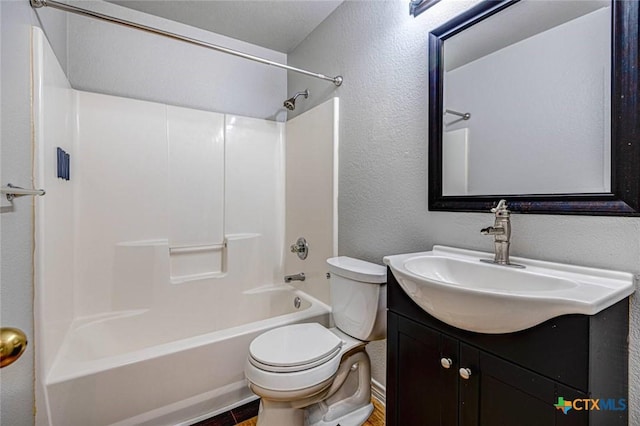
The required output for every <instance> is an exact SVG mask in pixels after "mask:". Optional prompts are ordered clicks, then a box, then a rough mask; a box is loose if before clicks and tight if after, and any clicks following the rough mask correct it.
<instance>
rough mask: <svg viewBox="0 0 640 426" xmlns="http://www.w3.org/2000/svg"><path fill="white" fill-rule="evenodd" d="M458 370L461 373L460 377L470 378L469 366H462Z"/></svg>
mask: <svg viewBox="0 0 640 426" xmlns="http://www.w3.org/2000/svg"><path fill="white" fill-rule="evenodd" d="M458 372H459V373H460V377H462V378H463V379H465V380H469V377H471V370H469V369H468V368H461V369H460V370H458Z"/></svg>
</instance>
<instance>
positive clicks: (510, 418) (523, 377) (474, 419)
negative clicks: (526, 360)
mask: <svg viewBox="0 0 640 426" xmlns="http://www.w3.org/2000/svg"><path fill="white" fill-rule="evenodd" d="M460 358H461V365H462V368H465V366H466V365H469V366H470V367H467V368H469V369H470V371H471V376H470V377H469V379H468V380H462V379H461V380H462V381H463V382H465V384H461V391H460V397H461V398H460V404H461V406H460V410H461V423H460V424H461V426H466V425H472V424H477V425H486V426H492V425H518V426H554V425H565V424H567V425H568V424H571V425H586V424H588V416H586V415H584V414H582V413H573V414H575V415H572V416H565V415H564V414H562V413H561V412H560V411H559V410H557V409H556V407H555V405H554V404H556V403H557V397H558V391H559V390H558V385H557V383H556V382H554V381H553V380H550V379H548V378H546V377H543V376H540V375H539V374H536V373H534V372H532V371H530V370H527V369H524V368H522V367H519V366H517V365H515V364H512V363H510V362H507V361H505V360H503V359H501V358H498V357H495V356H493V355H490V354H488V353H485V352H482V351H479V350H478V349H476V348H474V347H471V346H467V345H465V344H462V343H461V344H460ZM465 385H467V386H468V387H469V389H468V391H465ZM474 392H477V394H476V395H477V399H476V401H477V402H476V403H475V404H474V402H473V399H472V394H473V393H474ZM567 396H569V395H567ZM572 396H573V395H572ZM465 403H466V405H464V404H465Z"/></svg>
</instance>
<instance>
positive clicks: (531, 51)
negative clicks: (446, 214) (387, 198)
mask: <svg viewBox="0 0 640 426" xmlns="http://www.w3.org/2000/svg"><path fill="white" fill-rule="evenodd" d="M639 13H640V5H639V2H636V1H617V0H614V1H609V0H580V1H570V0H569V1H531V0H501V1H490V0H486V1H484V2H481V3H479V4H478V5H476V6H475V7H473V8H472V9H470V10H469V11H467V12H465V13H464V14H462V15H460V16H458V17H456V18H454V19H453V20H451V21H449V22H447V23H446V24H444V25H443V26H441V27H439V28H437V29H435V30H434V31H432V32H431V33H430V34H429V197H428V199H429V210H435V211H471V212H473V211H482V212H486V211H488V210H489V209H490V208H491V207H493V206H495V204H496V202H497V201H498V200H499V199H501V198H505V199H507V201H508V203H509V208H510V210H512V211H516V212H522V213H549V214H586V215H621V216H633V215H640V119H639V117H638V114H639V113H640V103H639V102H640V94H639V93H638V91H639V90H640V87H639V86H638V80H639V74H638V66H639V65H640V64H639V53H640V49H639V47H638V42H639V39H638V18H639Z"/></svg>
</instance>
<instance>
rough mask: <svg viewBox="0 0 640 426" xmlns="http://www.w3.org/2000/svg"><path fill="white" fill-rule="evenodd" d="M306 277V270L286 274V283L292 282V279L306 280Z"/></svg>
mask: <svg viewBox="0 0 640 426" xmlns="http://www.w3.org/2000/svg"><path fill="white" fill-rule="evenodd" d="M305 279H306V277H305V276H304V272H300V273H299V274H295V275H285V276H284V282H285V283H290V282H291V281H304V280H305Z"/></svg>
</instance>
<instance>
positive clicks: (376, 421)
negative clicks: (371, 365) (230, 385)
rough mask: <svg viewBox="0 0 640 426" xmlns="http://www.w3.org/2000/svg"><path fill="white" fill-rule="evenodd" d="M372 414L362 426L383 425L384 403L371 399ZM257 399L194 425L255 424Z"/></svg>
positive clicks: (245, 425) (256, 420) (246, 425)
mask: <svg viewBox="0 0 640 426" xmlns="http://www.w3.org/2000/svg"><path fill="white" fill-rule="evenodd" d="M372 402H373V406H374V407H375V409H374V410H373V414H371V417H369V419H368V420H367V421H366V422H365V424H364V425H363V426H384V405H382V403H380V402H379V401H378V400H377V399H375V398H374V399H372ZM258 406H259V400H256V401H254V402H250V403H249V404H246V405H243V406H242V407H238V408H234V409H233V410H231V411H228V412H226V413H223V414H220V415H218V416H215V417H212V418H210V419H207V420H203V421H201V422H199V423H196V424H195V425H194V426H256V424H257V422H258V419H257V417H255V415H256V414H257V413H258Z"/></svg>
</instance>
